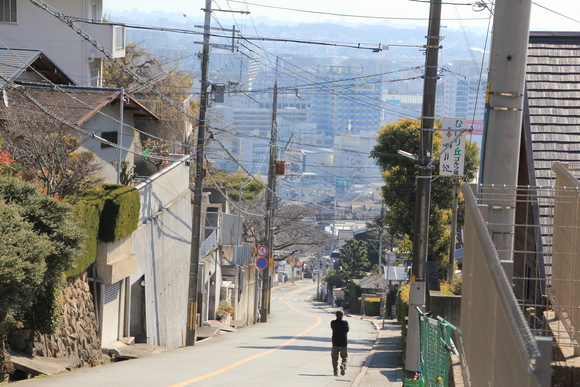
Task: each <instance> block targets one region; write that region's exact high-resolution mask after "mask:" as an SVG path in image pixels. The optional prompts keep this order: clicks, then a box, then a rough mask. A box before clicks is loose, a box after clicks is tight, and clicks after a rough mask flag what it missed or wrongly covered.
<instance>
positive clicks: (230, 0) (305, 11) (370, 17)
mask: <svg viewBox="0 0 580 387" xmlns="http://www.w3.org/2000/svg"><path fill="white" fill-rule="evenodd" d="M228 1H229V2H232V3H240V4H246V5H253V6H256V7H264V8H273V9H280V10H283V11H292V12H303V13H309V14H317V15H327V16H337V17H352V18H361V19H380V20H417V21H428V20H429V19H428V18H412V17H388V16H367V15H352V14H343V13H333V12H321V11H311V10H304V9H296V8H287V7H277V6H273V5H265V4H258V3H248V2H247V1H240V0H228ZM464 5H473V4H472V3H469V4H464ZM441 20H455V19H441ZM468 20H480V18H473V19H468Z"/></svg>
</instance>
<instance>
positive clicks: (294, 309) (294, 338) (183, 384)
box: [170, 289, 322, 387]
mask: <svg viewBox="0 0 580 387" xmlns="http://www.w3.org/2000/svg"><path fill="white" fill-rule="evenodd" d="M302 290H304V289H302ZM284 302H285V303H286V305H288V306H289V307H290V309H292V310H293V311H295V312H298V313H302V314H305V315H307V316H312V317H314V318H315V319H316V323H314V324H313V325H311V326H309V327H308V328H306V329H305V330H303V331H302V332H300V333H298V334H297V335H296V336H294V337H292V338H291V339H288V340H286V341H285V342H283V343H282V344H280V345H279V346H277V347H274V348H270V349H268V350H266V351H263V352H260V353H258V354H255V355H253V356H250V357H247V358H245V359H242V360H238V361H237V362H235V363H232V364H230V365H227V366H225V367H222V368H220V369H219V370H215V371H213V372H210V373H208V374H205V375H201V376H198V377H196V378H193V379H189V380H184V381H183V382H181V383H177V384H174V385H172V386H170V387H183V386H187V385H190V384H193V383H196V382H199V381H200V380H204V379H207V378H211V377H212V376H216V375H219V374H221V373H223V372H226V371H229V370H231V369H232V368H235V367H237V366H239V365H242V364H244V363H247V362H249V361H250V360H254V359H257V358H259V357H262V356H264V355H268V354H270V353H272V352H275V351H277V350H279V349H282V348H284V347H285V346H287V345H289V344H290V343H292V342H294V341H295V340H297V339H298V338H299V337H300V336H304V335H305V334H306V333H308V332H310V331H311V330H313V329H314V328H316V327H317V326H319V325H320V324H321V323H322V319H321V318H320V317H318V316H315V315H313V314H310V313H306V312H302V311H300V310H298V309H296V308H295V307H293V306H292V305H290V304H289V303H288V301H286V300H284Z"/></svg>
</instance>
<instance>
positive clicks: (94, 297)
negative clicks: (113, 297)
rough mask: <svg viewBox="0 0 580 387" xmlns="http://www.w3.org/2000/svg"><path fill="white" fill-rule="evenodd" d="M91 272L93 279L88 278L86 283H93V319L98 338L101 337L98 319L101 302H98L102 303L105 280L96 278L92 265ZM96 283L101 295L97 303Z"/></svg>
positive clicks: (100, 324) (99, 320)
mask: <svg viewBox="0 0 580 387" xmlns="http://www.w3.org/2000/svg"><path fill="white" fill-rule="evenodd" d="M92 271H93V277H88V278H87V281H89V282H92V283H93V304H94V305H95V319H96V320H97V324H98V326H99V337H101V335H102V325H103V324H102V323H101V319H100V317H99V316H101V313H100V309H101V308H100V306H101V305H102V302H100V301H103V297H104V291H103V288H104V287H105V280H104V279H102V278H97V269H96V268H95V265H93V268H92ZM97 283H99V285H101V293H100V296H99V301H97V296H98V295H99V293H98V292H97Z"/></svg>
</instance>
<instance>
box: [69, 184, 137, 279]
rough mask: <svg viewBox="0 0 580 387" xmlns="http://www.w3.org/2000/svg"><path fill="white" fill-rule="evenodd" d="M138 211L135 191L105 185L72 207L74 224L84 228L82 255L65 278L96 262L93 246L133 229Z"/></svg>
mask: <svg viewBox="0 0 580 387" xmlns="http://www.w3.org/2000/svg"><path fill="white" fill-rule="evenodd" d="M139 211H140V198H139V191H137V189H135V188H134V187H127V186H124V185H115V184H106V185H104V186H103V189H102V190H90V191H87V192H86V193H85V194H83V195H82V196H81V197H80V198H79V199H78V201H77V202H76V203H75V204H74V213H75V216H76V218H77V222H78V224H79V226H80V227H81V228H83V229H84V231H85V233H86V235H87V238H86V240H85V248H84V253H83V254H82V256H81V257H80V258H78V259H77V260H76V261H75V262H74V264H73V267H74V268H73V269H72V270H69V271H67V272H66V273H65V274H66V276H67V277H73V276H75V275H79V274H81V273H83V272H84V271H85V270H87V269H88V268H89V266H90V265H91V264H93V263H94V262H95V260H96V259H97V245H98V242H99V240H100V241H102V242H116V241H118V240H121V239H123V238H125V237H127V236H129V235H131V233H133V231H135V230H136V229H137V225H138V221H139Z"/></svg>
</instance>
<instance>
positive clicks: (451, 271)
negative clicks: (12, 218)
mask: <svg viewBox="0 0 580 387" xmlns="http://www.w3.org/2000/svg"><path fill="white" fill-rule="evenodd" d="M458 203H459V176H455V177H454V178H453V204H452V206H451V211H452V212H451V235H450V236H451V241H450V242H449V262H448V265H447V282H448V283H449V285H453V281H454V280H455V278H454V277H455V245H456V242H455V241H456V240H457V239H456V236H457V206H458Z"/></svg>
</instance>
